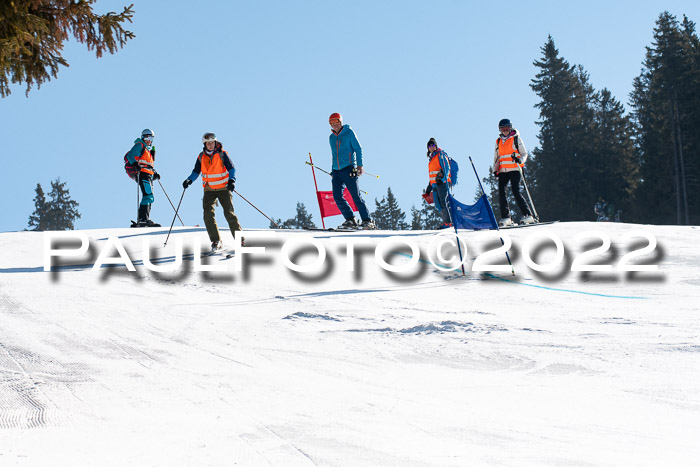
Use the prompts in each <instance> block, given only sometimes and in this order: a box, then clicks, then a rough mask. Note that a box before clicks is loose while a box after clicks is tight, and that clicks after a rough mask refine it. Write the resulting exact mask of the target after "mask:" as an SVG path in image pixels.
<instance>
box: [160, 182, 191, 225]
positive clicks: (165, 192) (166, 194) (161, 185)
mask: <svg viewBox="0 0 700 467" xmlns="http://www.w3.org/2000/svg"><path fill="white" fill-rule="evenodd" d="M158 185H160V188H161V189H162V190H163V193H164V194H165V197H166V198H168V203H170V206H172V207H173V211H175V205H174V204H173V202H172V201H170V196H168V192H167V191H165V188H164V187H163V184H162V183H160V178H159V179H158ZM175 215H176V216H177V218H178V219H180V224H182V226H183V227H184V226H185V223H184V222H182V218H181V217H180V216H179V215H178V213H177V211H175Z"/></svg>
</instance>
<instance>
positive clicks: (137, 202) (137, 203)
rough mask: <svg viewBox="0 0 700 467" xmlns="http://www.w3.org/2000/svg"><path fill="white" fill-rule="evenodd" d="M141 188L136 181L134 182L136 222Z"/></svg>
mask: <svg viewBox="0 0 700 467" xmlns="http://www.w3.org/2000/svg"><path fill="white" fill-rule="evenodd" d="M140 195H141V187H140V186H139V182H138V180H137V181H136V222H138V221H139V206H140V205H141V196H140Z"/></svg>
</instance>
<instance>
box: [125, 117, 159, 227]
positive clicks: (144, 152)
mask: <svg viewBox="0 0 700 467" xmlns="http://www.w3.org/2000/svg"><path fill="white" fill-rule="evenodd" d="M154 136H155V134H154V133H153V131H152V130H150V129H148V128H146V129H145V130H143V131H142V132H141V137H140V138H137V139H136V141H134V146H133V147H132V148H131V150H130V151H129V152H128V153H127V154H126V158H127V161H128V162H129V164H131V166H132V167H133V170H134V172H137V173H138V175H137V176H136V181H137V182H138V184H139V187H140V188H141V203H140V204H139V215H138V219H137V223H136V224H134V227H136V226H138V227H160V224H156V223H155V222H153V221H152V220H151V219H150V214H151V205H152V204H153V201H154V200H155V198H154V197H153V180H159V179H160V174H158V172H156V170H155V168H154V165H155V161H156V147H155V146H154V145H153V137H154Z"/></svg>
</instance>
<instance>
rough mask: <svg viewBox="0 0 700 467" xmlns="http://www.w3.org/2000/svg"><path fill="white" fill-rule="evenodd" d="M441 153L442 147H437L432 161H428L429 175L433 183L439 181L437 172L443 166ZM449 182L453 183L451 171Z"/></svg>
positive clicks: (448, 177) (448, 176)
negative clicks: (441, 164)
mask: <svg viewBox="0 0 700 467" xmlns="http://www.w3.org/2000/svg"><path fill="white" fill-rule="evenodd" d="M440 153H442V149H440V148H437V150H436V151H435V152H434V153H433V157H431V158H430V162H428V176H429V177H430V183H432V184H435V183H437V174H438V173H439V172H440V171H441V170H442V167H440ZM447 183H452V174H451V173H448V174H447Z"/></svg>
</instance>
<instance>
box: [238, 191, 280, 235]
mask: <svg viewBox="0 0 700 467" xmlns="http://www.w3.org/2000/svg"><path fill="white" fill-rule="evenodd" d="M233 192H234V193H236V194H237V195H238V196H240V197H241V198H243V201H245V202H246V203H248V204H250V205H251V206H253V207H254V208H255V210H256V211H258V212H259V213H260V214H262V215H263V216H265V217H266V218H267V220H268V221H270V222H272V224H273V225H274V226H275V227H277V228H278V229H281V228H282V227H280V226H279V224H278V223H277V222H275V221H273V220H272V219H270V218H269V217H268V216H267V215H266V214H265V213H264V212H262V211H261V210H260V209H258V207H257V206H255V205H254V204H253V203H251V202H250V201H248V200H247V199H246V198H245V196H243V195H242V194H240V193H239V192H237V191H236V190H233Z"/></svg>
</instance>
